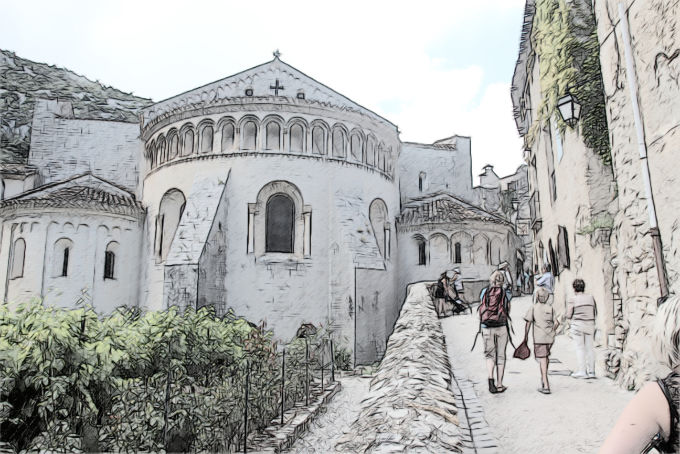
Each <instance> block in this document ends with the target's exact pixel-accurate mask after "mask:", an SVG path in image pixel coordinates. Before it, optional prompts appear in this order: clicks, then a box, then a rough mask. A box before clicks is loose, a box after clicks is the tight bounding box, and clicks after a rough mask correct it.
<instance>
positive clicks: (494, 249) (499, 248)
mask: <svg viewBox="0 0 680 454" xmlns="http://www.w3.org/2000/svg"><path fill="white" fill-rule="evenodd" d="M490 248H491V254H490V255H491V264H493V265H498V264H499V263H501V262H502V259H501V257H502V256H503V242H502V241H501V240H500V239H498V238H494V239H493V240H491V246H490Z"/></svg>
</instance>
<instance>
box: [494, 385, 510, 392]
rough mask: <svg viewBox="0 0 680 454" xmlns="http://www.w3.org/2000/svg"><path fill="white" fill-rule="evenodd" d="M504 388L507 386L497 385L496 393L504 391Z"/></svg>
mask: <svg viewBox="0 0 680 454" xmlns="http://www.w3.org/2000/svg"><path fill="white" fill-rule="evenodd" d="M506 389H508V387H507V386H497V387H496V392H497V393H502V392H504V391H505V390H506Z"/></svg>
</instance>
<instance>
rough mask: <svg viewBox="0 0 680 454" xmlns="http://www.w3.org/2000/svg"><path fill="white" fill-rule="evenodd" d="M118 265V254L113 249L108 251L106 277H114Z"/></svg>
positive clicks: (105, 266)
mask: <svg viewBox="0 0 680 454" xmlns="http://www.w3.org/2000/svg"><path fill="white" fill-rule="evenodd" d="M115 266H116V254H115V253H114V252H113V251H106V253H105V254H104V279H113V278H114V270H115Z"/></svg>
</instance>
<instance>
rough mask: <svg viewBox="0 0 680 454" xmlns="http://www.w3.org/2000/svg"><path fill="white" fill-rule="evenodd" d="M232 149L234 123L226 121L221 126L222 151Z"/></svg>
mask: <svg viewBox="0 0 680 454" xmlns="http://www.w3.org/2000/svg"><path fill="white" fill-rule="evenodd" d="M233 149H234V125H232V124H231V123H227V124H225V125H224V126H222V152H223V153H225V152H228V151H231V150H233Z"/></svg>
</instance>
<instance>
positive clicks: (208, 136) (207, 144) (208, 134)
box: [201, 125, 215, 153]
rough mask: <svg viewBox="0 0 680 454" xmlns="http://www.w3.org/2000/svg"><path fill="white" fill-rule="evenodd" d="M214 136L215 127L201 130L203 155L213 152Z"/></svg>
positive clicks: (206, 127)
mask: <svg viewBox="0 0 680 454" xmlns="http://www.w3.org/2000/svg"><path fill="white" fill-rule="evenodd" d="M214 134H215V132H214V131H213V127H212V126H209V125H208V126H205V127H204V128H203V129H202V130H201V153H210V152H212V148H213V136H214Z"/></svg>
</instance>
